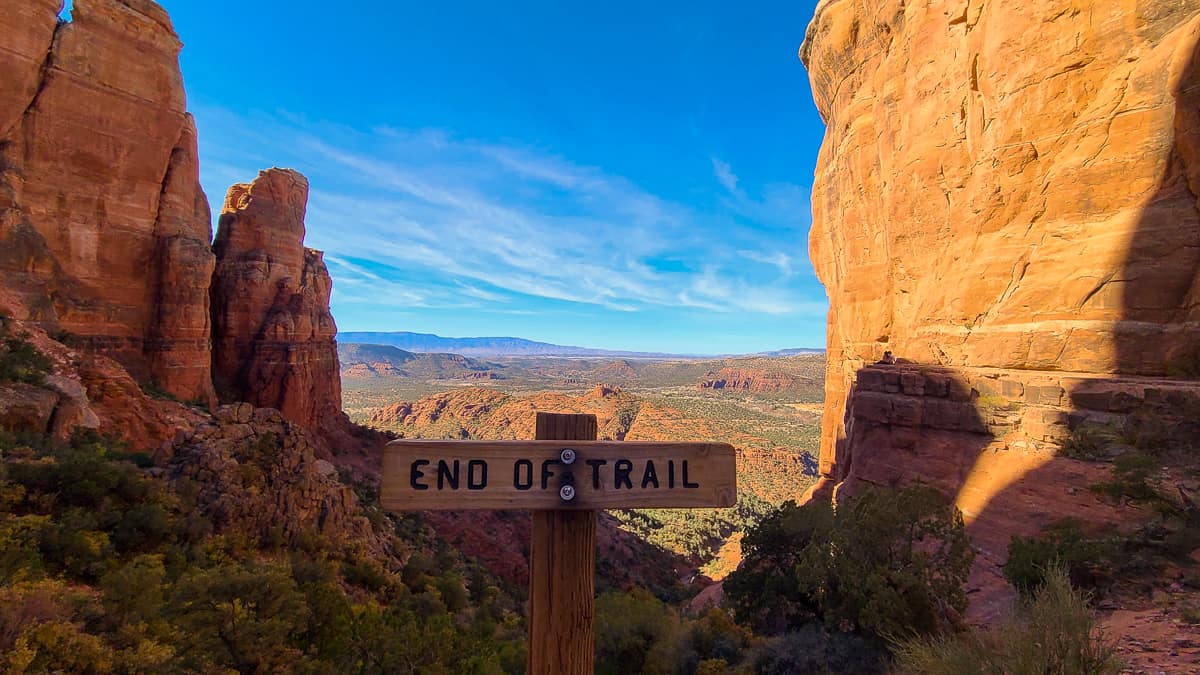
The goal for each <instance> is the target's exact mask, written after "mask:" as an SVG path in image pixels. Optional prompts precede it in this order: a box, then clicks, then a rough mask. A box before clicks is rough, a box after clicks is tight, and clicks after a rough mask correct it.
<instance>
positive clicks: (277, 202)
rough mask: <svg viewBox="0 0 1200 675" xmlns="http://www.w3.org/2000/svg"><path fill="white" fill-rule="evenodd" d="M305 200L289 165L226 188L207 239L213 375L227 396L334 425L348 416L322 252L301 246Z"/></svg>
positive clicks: (325, 427)
mask: <svg viewBox="0 0 1200 675" xmlns="http://www.w3.org/2000/svg"><path fill="white" fill-rule="evenodd" d="M307 201H308V181H307V180H306V179H305V178H304V176H302V175H300V174H299V173H297V172H295V171H291V170H289V169H271V170H269V171H263V172H260V173H259V175H258V177H257V178H256V179H255V180H254V182H252V183H245V184H238V185H234V186H233V187H231V188H230V189H229V194H228V195H227V196H226V198H225V206H224V208H223V209H222V211H221V217H220V221H219V223H218V227H217V238H216V241H215V242H214V244H213V249H214V251H215V252H216V256H217V266H216V271H215V273H214V275H213V283H212V291H211V292H212V313H213V377H214V380H215V382H216V386H217V389H218V391H219V392H220V394H221V397H222V398H223V399H228V400H238V401H248V402H250V403H253V404H254V405H256V406H261V407H268V408H277V409H278V410H280V411H281V412H282V413H283V416H284V417H285V418H287V419H288V420H290V421H293V422H296V423H298V424H301V425H304V426H308V427H309V428H314V429H320V430H322V431H336V430H337V429H339V428H342V427H345V426H347V425H348V422H347V421H346V418H345V417H344V415H343V414H342V412H341V407H342V390H341V377H340V375H339V368H338V356H337V343H336V342H335V341H334V336H335V334H336V333H337V326H336V325H334V322H333V315H332V314H330V313H329V294H330V291H331V289H332V286H333V282H332V281H331V280H330V278H329V272H328V270H327V269H326V268H325V263H324V261H323V260H322V255H321V252H320V251H315V250H313V249H310V248H305V247H304V211H305V205H306V203H307Z"/></svg>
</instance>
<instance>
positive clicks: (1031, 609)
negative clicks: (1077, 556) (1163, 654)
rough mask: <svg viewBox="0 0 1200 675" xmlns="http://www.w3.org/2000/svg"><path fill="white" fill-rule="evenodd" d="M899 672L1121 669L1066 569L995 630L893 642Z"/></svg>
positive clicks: (949, 674)
mask: <svg viewBox="0 0 1200 675" xmlns="http://www.w3.org/2000/svg"><path fill="white" fill-rule="evenodd" d="M893 649H894V652H895V654H896V657H897V666H898V667H897V668H896V671H897V672H899V673H914V674H915V673H920V674H921V675H973V674H976V673H978V674H979V675H987V674H991V673H1063V674H1075V673H1078V674H1079V675H1083V674H1085V673H1086V674H1087V675H1107V674H1110V673H1111V674H1115V673H1118V672H1120V670H1121V663H1120V661H1119V660H1118V659H1117V657H1116V649H1115V647H1114V645H1113V644H1112V643H1111V642H1109V641H1108V640H1107V639H1106V638H1105V637H1104V635H1103V634H1102V633H1101V632H1100V631H1099V627H1098V623H1097V621H1096V618H1095V616H1094V615H1093V614H1092V612H1091V611H1090V610H1089V608H1088V605H1087V596H1086V595H1084V594H1083V593H1081V592H1079V591H1077V590H1075V589H1074V588H1072V587H1071V583H1070V580H1069V579H1068V577H1067V573H1066V572H1065V571H1064V570H1062V569H1058V568H1055V569H1051V570H1049V571H1048V573H1047V575H1046V578H1045V583H1044V584H1043V585H1042V586H1041V587H1040V588H1039V589H1038V590H1037V592H1036V593H1034V594H1033V596H1032V597H1031V598H1030V599H1029V600H1027V601H1025V602H1024V603H1023V604H1022V605H1021V606H1020V608H1019V610H1018V612H1017V614H1016V615H1015V616H1014V617H1013V618H1012V619H1010V620H1008V621H1007V622H1005V623H1004V624H1002V625H1000V626H999V627H998V628H995V629H993V630H990V631H978V630H975V631H968V632H963V633H958V634H954V635H949V636H937V637H924V638H910V639H908V640H901V641H897V642H896V643H895V644H894V645H893Z"/></svg>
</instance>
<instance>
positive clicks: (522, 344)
mask: <svg viewBox="0 0 1200 675" xmlns="http://www.w3.org/2000/svg"><path fill="white" fill-rule="evenodd" d="M338 340H339V341H342V342H354V343H362V344H375V345H389V346H392V347H398V348H400V349H403V350H405V351H409V352H421V353H428V352H450V353H454V354H462V355H463V356H624V357H632V358H669V357H679V356H683V355H682V354H667V353H664V352H627V351H615V350H610V349H592V348H590V347H572V346H568V345H556V344H551V343H549V342H537V341H535V340H526V339H525V338H518V337H463V338H448V337H442V336H440V335H434V334H432V333H409V332H404V331H398V332H369V331H368V332H345V333H339V334H338Z"/></svg>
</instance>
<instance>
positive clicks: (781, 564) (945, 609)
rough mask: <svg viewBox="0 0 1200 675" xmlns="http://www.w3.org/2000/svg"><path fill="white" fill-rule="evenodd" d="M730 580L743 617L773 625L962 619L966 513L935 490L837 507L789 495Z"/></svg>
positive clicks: (935, 625)
mask: <svg viewBox="0 0 1200 675" xmlns="http://www.w3.org/2000/svg"><path fill="white" fill-rule="evenodd" d="M742 555H743V559H744V561H743V563H742V566H741V567H740V568H739V569H738V570H737V571H736V572H734V573H733V574H731V575H730V576H729V577H728V578H727V579H726V581H725V594H726V598H727V600H728V602H729V604H730V606H731V607H732V608H733V611H734V615H735V617H736V618H737V619H738V620H739V621H742V622H745V623H747V624H749V625H750V626H752V627H753V628H755V629H756V630H759V631H762V632H766V633H769V634H772V633H774V634H777V633H782V632H784V631H787V630H796V629H798V628H800V627H802V626H803V625H804V624H806V623H808V622H810V621H813V620H817V621H822V622H824V623H825V624H826V625H828V626H830V627H831V628H836V629H839V630H846V629H853V630H857V631H859V632H861V633H863V634H865V635H871V636H885V635H900V634H908V633H910V632H915V633H921V634H927V633H936V632H939V631H942V630H944V629H946V628H948V627H950V626H952V625H953V624H955V623H956V621H957V619H956V616H957V614H958V613H959V612H962V611H963V610H964V609H965V608H966V605H967V597H966V593H965V592H964V591H963V588H962V585H963V583H964V582H965V581H966V578H967V574H968V572H969V571H970V568H971V563H972V561H973V560H974V556H975V554H974V551H973V550H972V549H971V547H970V544H969V543H968V541H967V536H966V532H965V528H964V525H963V519H962V514H961V513H960V512H959V511H958V510H957V509H955V508H954V507H953V506H952V505H950V504H948V503H947V502H946V500H945V498H944V497H943V496H942V495H941V494H940V493H939V492H937V491H936V490H934V489H933V488H930V487H926V486H915V487H910V488H907V489H904V490H899V491H894V490H883V489H869V490H867V491H866V492H864V493H863V494H861V495H859V496H857V497H856V498H854V499H852V500H848V501H846V502H844V503H843V504H841V505H839V506H838V507H837V508H834V507H832V506H831V505H829V504H828V503H825V502H810V503H808V504H806V505H804V506H796V504H795V503H794V502H789V503H787V504H785V505H784V506H783V507H782V508H780V509H779V510H778V511H777V512H776V513H774V514H772V515H771V516H769V517H767V518H765V519H764V520H763V521H762V523H760V524H759V525H758V526H757V527H755V528H753V529H751V530H750V531H749V532H747V534H746V537H745V539H743V541H742Z"/></svg>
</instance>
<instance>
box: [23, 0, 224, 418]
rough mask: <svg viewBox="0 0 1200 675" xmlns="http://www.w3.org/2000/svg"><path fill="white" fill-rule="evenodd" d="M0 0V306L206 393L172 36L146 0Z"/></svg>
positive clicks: (201, 201) (200, 221)
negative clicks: (3, 297) (69, 7)
mask: <svg viewBox="0 0 1200 675" xmlns="http://www.w3.org/2000/svg"><path fill="white" fill-rule="evenodd" d="M60 6H61V3H60V2H59V1H58V0H7V1H6V2H4V3H3V4H2V5H0V25H2V26H3V27H4V29H3V31H2V32H0V274H3V277H4V282H5V285H6V286H7V291H8V297H10V298H13V299H14V300H13V301H12V302H10V303H9V304H10V305H11V306H9V307H6V308H5V309H6V311H8V312H10V313H12V314H14V315H16V316H18V317H19V318H26V319H30V320H31V321H32V322H33V323H34V324H35V325H38V326H40V327H43V328H45V329H47V330H49V331H51V332H56V333H57V332H65V333H67V334H70V335H71V336H72V338H73V340H74V341H75V343H77V344H80V345H82V346H86V347H87V348H88V349H89V350H90V351H93V352H99V353H103V354H106V355H108V356H111V357H113V358H115V359H116V360H117V361H119V362H120V363H121V365H122V366H124V367H125V368H126V369H128V370H129V372H130V373H131V374H132V375H133V376H134V377H135V379H137V380H138V381H139V382H142V383H143V384H144V383H148V382H153V383H154V384H155V385H156V386H158V387H160V388H162V389H164V390H165V391H167V392H168V393H170V394H173V395H175V396H177V397H179V398H182V399H200V400H205V401H207V400H210V399H211V394H212V384H211V379H210V375H209V371H210V366H209V361H210V359H209V341H208V335H209V326H208V306H207V295H208V294H207V288H208V283H209V277H210V275H211V272H212V266H213V257H212V253H211V251H210V250H209V241H210V239H211V231H210V225H209V211H208V206H207V202H206V200H205V197H204V193H203V192H202V191H201V189H200V184H199V181H198V174H199V166H198V160H197V156H196V133H195V126H194V124H193V122H192V119H191V117H190V115H188V114H187V113H186V112H185V97H184V91H183V80H182V76H181V74H180V71H179V63H178V56H179V51H180V48H181V43H180V41H179V38H178V37H177V36H176V34H175V31H174V29H173V28H172V27H171V22H170V19H169V18H168V17H167V15H166V13H165V12H164V11H163V10H162V9H161V8H160V7H159V6H158V5H156V4H154V3H152V2H147V1H139V0H124V1H118V0H79V1H77V2H76V3H75V4H74V8H73V11H72V17H73V21H72V22H70V23H66V22H60V21H59V20H58V18H57V15H58V11H59V8H60Z"/></svg>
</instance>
